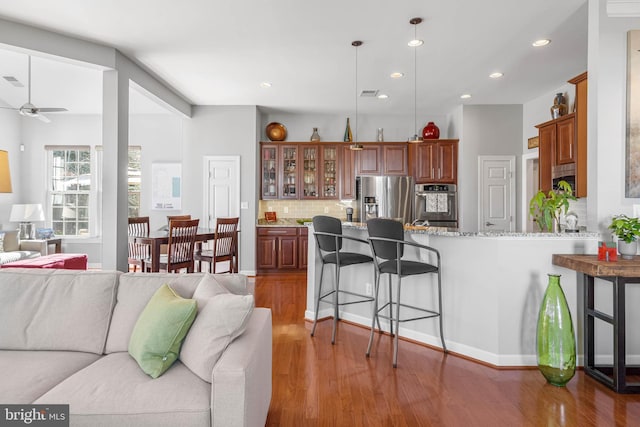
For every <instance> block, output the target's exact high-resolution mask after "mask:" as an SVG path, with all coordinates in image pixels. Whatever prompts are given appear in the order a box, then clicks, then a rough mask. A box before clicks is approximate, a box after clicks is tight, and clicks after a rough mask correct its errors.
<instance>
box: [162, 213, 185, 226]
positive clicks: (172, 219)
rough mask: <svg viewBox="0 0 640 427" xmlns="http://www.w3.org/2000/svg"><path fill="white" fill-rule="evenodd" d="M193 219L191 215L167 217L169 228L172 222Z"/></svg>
mask: <svg viewBox="0 0 640 427" xmlns="http://www.w3.org/2000/svg"><path fill="white" fill-rule="evenodd" d="M188 219H191V215H167V227H168V226H169V224H171V221H185V220H188Z"/></svg>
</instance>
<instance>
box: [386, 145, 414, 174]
mask: <svg viewBox="0 0 640 427" xmlns="http://www.w3.org/2000/svg"><path fill="white" fill-rule="evenodd" d="M408 152H409V150H408V147H407V144H393V145H383V146H382V159H383V163H382V175H400V176H405V175H409V167H408Z"/></svg>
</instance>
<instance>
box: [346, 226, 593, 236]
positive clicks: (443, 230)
mask: <svg viewBox="0 0 640 427" xmlns="http://www.w3.org/2000/svg"><path fill="white" fill-rule="evenodd" d="M342 227H343V228H345V229H349V228H350V229H356V230H366V229H367V224H365V223H363V222H343V223H342ZM404 229H405V231H406V232H407V233H411V234H428V235H431V236H449V237H529V238H531V237H535V238H563V239H597V238H599V237H600V234H599V233H594V232H587V231H584V232H579V233H527V232H515V231H509V232H505V231H460V230H458V229H457V228H447V227H425V226H405V228H404Z"/></svg>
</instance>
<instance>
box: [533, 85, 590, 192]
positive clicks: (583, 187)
mask: <svg viewBox="0 0 640 427" xmlns="http://www.w3.org/2000/svg"><path fill="white" fill-rule="evenodd" d="M569 83H573V84H575V85H576V97H575V112H574V113H570V114H567V115H564V116H562V117H559V118H557V119H554V120H550V121H548V122H545V123H541V124H539V125H537V126H536V128H538V138H539V147H538V173H539V181H538V186H539V188H540V190H542V191H545V192H547V191H549V190H551V189H552V188H553V181H554V179H556V180H558V179H566V180H568V181H571V183H572V184H573V187H574V194H575V195H576V196H577V197H586V196H587V73H583V74H581V75H579V76H577V77H575V78H573V79H571V80H569Z"/></svg>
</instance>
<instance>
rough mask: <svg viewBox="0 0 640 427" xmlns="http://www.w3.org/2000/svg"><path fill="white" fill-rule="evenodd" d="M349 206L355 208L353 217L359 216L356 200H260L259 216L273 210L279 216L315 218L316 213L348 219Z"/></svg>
mask: <svg viewBox="0 0 640 427" xmlns="http://www.w3.org/2000/svg"><path fill="white" fill-rule="evenodd" d="M347 207H352V208H353V217H354V218H358V217H359V216H360V215H358V208H357V206H356V202H355V201H338V200H260V201H259V202H258V218H264V213H265V212H269V211H273V212H275V213H276V215H277V217H278V218H313V217H314V216H315V215H328V216H332V217H335V218H338V219H340V220H343V221H346V219H347V212H346V211H345V209H346V208H347Z"/></svg>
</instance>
